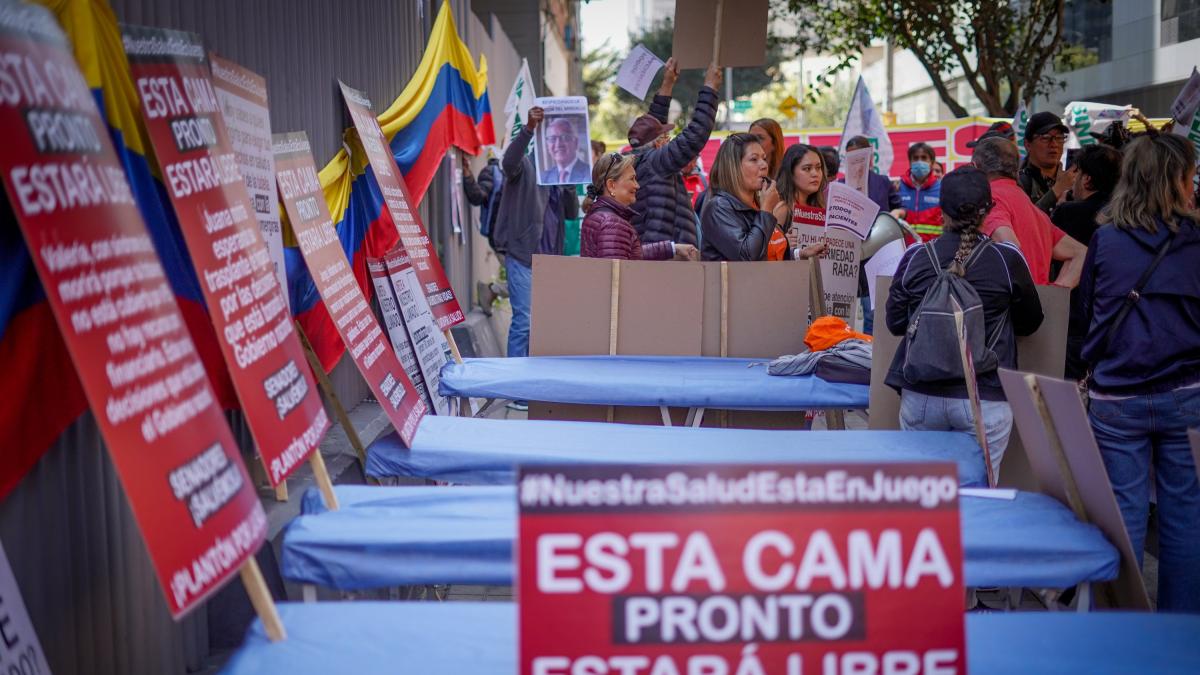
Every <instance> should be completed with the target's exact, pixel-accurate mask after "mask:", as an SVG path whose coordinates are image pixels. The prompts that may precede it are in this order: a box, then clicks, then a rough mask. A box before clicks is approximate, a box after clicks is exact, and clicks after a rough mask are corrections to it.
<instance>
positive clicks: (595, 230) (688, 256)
mask: <svg viewBox="0 0 1200 675" xmlns="http://www.w3.org/2000/svg"><path fill="white" fill-rule="evenodd" d="M636 163H637V159H636V158H635V157H634V156H633V155H621V154H618V153H615V152H614V153H611V154H607V155H604V156H602V157H600V158H599V159H597V160H596V162H595V164H594V165H593V167H592V183H591V185H588V186H587V199H585V200H584V202H583V210H584V212H585V213H587V215H586V216H585V217H584V219H583V225H582V226H581V228H580V233H579V239H580V244H579V247H580V250H579V254H580V255H581V256H583V257H584V258H616V259H618V260H643V259H644V260H671V259H672V258H673V259H675V260H699V259H700V255H699V251H697V250H696V247H695V246H692V245H690V244H677V243H675V242H671V241H656V242H654V243H651V244H643V243H642V240H641V239H640V238H639V237H638V233H637V230H636V229H634V227H633V222H632V221H633V217H634V216H635V215H636V214H635V213H634V211H633V209H632V208H630V207H631V206H632V205H633V203H634V201H635V200H636V199H637V191H638V181H637V170H636V167H635V165H636Z"/></svg>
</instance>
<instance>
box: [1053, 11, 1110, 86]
mask: <svg viewBox="0 0 1200 675" xmlns="http://www.w3.org/2000/svg"><path fill="white" fill-rule="evenodd" d="M1111 60H1112V2H1109V1H1108V0H1067V3H1066V6H1065V7H1064V9H1063V48H1062V52H1061V53H1060V54H1059V56H1058V58H1057V59H1056V61H1055V70H1056V71H1058V72H1060V73H1061V72H1067V71H1071V70H1075V69H1077V68H1086V67H1087V66H1094V65H1096V64H1097V63H1107V62H1108V61H1111Z"/></svg>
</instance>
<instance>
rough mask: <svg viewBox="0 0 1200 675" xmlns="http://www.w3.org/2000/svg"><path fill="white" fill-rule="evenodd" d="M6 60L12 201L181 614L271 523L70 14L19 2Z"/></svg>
mask: <svg viewBox="0 0 1200 675" xmlns="http://www.w3.org/2000/svg"><path fill="white" fill-rule="evenodd" d="M0 54H2V55H3V57H2V58H0V64H3V65H0V69H2V71H3V72H2V75H0V79H3V80H4V81H5V82H8V83H9V84H10V85H11V86H5V87H0V124H3V127H4V128H5V129H7V130H8V134H7V135H6V137H5V142H4V145H3V147H2V149H0V170H2V172H3V180H4V187H5V189H6V190H7V191H8V197H9V204H10V205H11V207H12V209H13V211H14V213H15V214H16V217H17V221H18V222H19V223H20V226H21V230H22V232H23V233H24V235H25V241H26V243H27V244H28V246H29V252H30V256H31V258H32V260H33V263H34V266H35V267H36V268H37V271H38V276H39V277H40V278H41V280H42V285H43V288H44V289H45V292H46V296H47V298H48V300H49V302H50V305H51V307H52V308H53V310H54V315H55V318H56V319H57V320H58V325H59V328H60V329H61V330H62V333H63V337H64V338H65V341H66V344H67V348H68V349H69V351H70V353H71V359H72V360H73V361H74V363H75V367H76V368H77V369H78V371H79V378H80V381H81V382H82V383H83V388H84V391H85V392H86V394H87V397H88V402H89V403H90V405H91V408H92V410H93V412H94V414H95V416H96V421H97V423H98V424H99V426H100V433H101V434H102V435H103V436H104V440H105V442H106V444H107V445H108V448H109V452H110V453H112V458H113V464H114V465H115V466H116V468H117V471H118V473H119V474H120V476H121V482H122V484H123V485H124V486H125V493H126V494H127V495H128V497H129V503H130V506H131V507H132V508H133V513H134V516H135V517H136V518H137V522H138V526H139V528H140V529H141V532H142V536H143V537H144V538H145V540H146V547H147V549H148V550H149V552H150V558H151V560H152V561H153V563H154V569H155V572H156V574H157V576H158V580H159V583H160V584H161V585H162V587H163V590H164V593H165V594H166V599H167V605H168V607H169V608H170V610H171V613H172V615H173V616H175V617H179V616H181V615H182V614H183V613H185V612H187V611H188V610H189V609H191V608H193V607H195V606H196V604H197V603H199V602H200V601H201V600H203V598H204V597H205V596H207V595H208V594H209V593H211V592H213V591H214V590H216V589H217V588H219V587H220V586H221V585H222V584H224V582H225V581H226V580H227V579H228V578H229V576H230V575H232V574H233V573H234V572H235V571H236V570H237V569H238V568H239V567H240V566H241V565H242V563H243V562H245V560H246V558H248V557H250V556H251V555H253V553H254V552H255V551H256V550H258V547H259V546H260V545H261V544H262V541H263V538H264V536H265V534H266V526H267V520H266V516H265V515H264V514H263V510H262V507H261V505H260V504H259V501H258V498H257V497H256V496H255V494H254V491H253V489H252V488H251V484H250V481H249V478H248V476H247V475H246V468H245V466H243V464H242V460H241V457H240V455H239V453H238V447H237V443H236V442H235V441H234V438H233V435H232V433H231V432H230V430H229V426H228V424H227V423H226V421H225V417H224V415H223V414H222V413H221V410H220V409H219V407H218V406H217V404H216V400H215V398H214V396H213V391H212V387H211V385H210V384H209V381H208V377H207V375H206V374H205V371H204V366H203V364H202V363H201V362H200V359H199V356H198V355H197V353H196V349H195V346H194V344H193V343H192V339H191V336H190V335H189V334H188V331H187V327H186V326H185V324H184V320H183V317H182V316H181V315H180V313H179V307H178V305H177V304H176V303H175V297H174V295H173V294H172V292H171V288H170V285H169V284H168V282H167V279H166V276H165V273H164V271H163V267H162V263H161V262H160V261H159V258H158V255H157V253H156V252H155V249H154V243H153V241H151V239H150V235H149V233H148V232H147V229H146V225H145V222H144V221H143V220H142V217H141V213H140V212H139V211H138V208H137V205H136V203H135V202H134V198H133V194H132V192H131V191H130V187H129V183H128V182H127V181H126V178H125V173H124V170H123V169H122V167H121V163H120V162H119V160H118V159H117V156H116V153H115V152H114V150H113V146H112V143H111V141H110V138H109V135H108V130H107V127H106V125H105V123H104V121H103V120H102V119H101V117H100V112H99V110H98V109H97V108H96V102H95V98H93V96H92V92H91V90H90V89H89V88H88V86H87V83H86V82H85V81H84V79H83V76H82V75H81V74H80V73H79V70H78V67H77V66H76V65H75V61H74V59H73V58H72V56H71V51H70V48H69V46H68V45H67V43H66V38H65V37H64V36H63V35H62V32H61V31H60V30H59V28H58V24H57V22H56V21H55V20H54V18H53V17H52V16H51V15H50V14H49V13H48V12H47V11H46V10H45V9H43V8H41V7H37V6H32V5H26V4H24V3H5V5H4V11H3V12H0ZM45 405H55V402H54V401H46V402H45Z"/></svg>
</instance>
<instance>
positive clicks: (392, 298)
mask: <svg viewBox="0 0 1200 675" xmlns="http://www.w3.org/2000/svg"><path fill="white" fill-rule="evenodd" d="M367 273H368V274H370V275H371V285H372V286H374V287H375V297H376V298H377V299H378V300H379V311H380V312H381V313H382V314H383V325H384V328H386V329H387V333H388V339H389V340H391V343H392V349H394V350H396V358H398V359H400V365H402V366H404V372H405V373H406V374H407V375H408V380H409V381H410V382H412V383H413V388H414V389H416V390H417V394H419V395H420V396H421V400H422V401H425V403H426V404H428V405H429V406H430V408H431V409H432V408H433V404H432V402H431V401H430V400H429V391H428V390H427V389H426V387H425V376H424V375H422V374H421V364H419V363H418V362H417V355H416V353H415V352H414V351H413V348H412V340H411V339H409V336H408V330H407V329H406V328H405V327H404V317H403V316H401V314H400V308H399V307H398V306H397V304H396V293H395V292H394V291H393V290H392V280H391V279H389V278H388V271H387V266H386V265H384V262H383V261H382V260H380V259H378V258H371V257H368V258H367Z"/></svg>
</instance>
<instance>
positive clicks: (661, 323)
mask: <svg viewBox="0 0 1200 675" xmlns="http://www.w3.org/2000/svg"><path fill="white" fill-rule="evenodd" d="M610 265H611V263H610ZM610 278H611V277H610ZM703 286H704V271H703V270H702V269H700V268H699V267H698V266H697V265H695V264H688V263H679V262H663V261H652V260H633V261H630V260H627V261H623V262H621V286H620V297H619V303H618V307H617V310H618V323H617V353H618V354H636V355H653V356H696V355H698V354H699V353H700V343H701V326H702V323H703V316H704V297H703ZM610 288H611V282H610ZM606 290H607V289H606ZM605 297H606V298H608V299H609V300H608V301H609V302H610V303H611V297H612V296H611V294H610V293H606V294H605ZM598 311H599V310H598ZM599 313H602V314H603V315H604V316H605V317H608V316H609V314H610V311H609V309H608V305H606V306H605V309H604V310H603V311H602V312H599ZM608 330H609V327H608V325H607V324H606V325H605V326H604V335H605V337H606V338H607V337H608ZM601 353H605V354H606V353H608V347H607V342H606V343H605V350H604V351H603V352H601Z"/></svg>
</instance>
